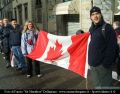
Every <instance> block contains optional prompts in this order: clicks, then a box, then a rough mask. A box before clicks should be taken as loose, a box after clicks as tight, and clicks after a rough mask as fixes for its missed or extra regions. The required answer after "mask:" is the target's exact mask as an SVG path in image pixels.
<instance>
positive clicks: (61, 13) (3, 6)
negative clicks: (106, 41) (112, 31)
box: [0, 0, 120, 35]
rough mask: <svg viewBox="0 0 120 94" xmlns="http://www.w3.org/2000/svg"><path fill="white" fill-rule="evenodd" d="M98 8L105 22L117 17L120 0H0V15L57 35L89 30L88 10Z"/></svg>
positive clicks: (117, 18) (119, 13)
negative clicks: (31, 22)
mask: <svg viewBox="0 0 120 94" xmlns="http://www.w3.org/2000/svg"><path fill="white" fill-rule="evenodd" d="M93 6H98V7H100V8H101V10H102V13H103V16H104V19H105V21H107V22H108V23H110V24H112V22H113V21H114V20H120V0H0V18H4V17H7V18H9V19H11V18H16V19H17V21H18V23H20V24H24V23H25V22H26V21H28V20H30V21H33V22H34V23H36V24H37V27H38V28H40V29H44V30H46V31H48V32H50V33H56V32H57V34H58V35H73V34H75V33H76V31H77V30H79V29H82V30H84V31H86V32H87V31H89V27H90V25H91V20H90V9H91V8H92V7H93Z"/></svg>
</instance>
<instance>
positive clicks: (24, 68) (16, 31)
mask: <svg viewBox="0 0 120 94" xmlns="http://www.w3.org/2000/svg"><path fill="white" fill-rule="evenodd" d="M38 31H39V30H38V29H37V28H36V26H35V25H34V23H33V22H32V21H27V22H26V23H25V25H24V26H22V25H19V24H18V23H17V20H16V19H12V20H11V22H9V20H8V19H7V18H4V19H2V20H0V52H1V53H2V54H3V55H4V61H5V64H6V68H10V67H11V59H12V58H13V57H14V59H13V60H14V67H15V69H16V70H19V71H20V72H21V73H22V74H26V75H27V78H30V77H32V76H33V64H35V73H36V75H37V77H41V76H42V75H41V74H40V62H39V61H34V60H32V59H30V58H28V57H26V55H28V54H29V53H30V52H31V51H32V49H33V47H34V45H35V43H36V40H37V35H38ZM32 62H34V63H32Z"/></svg>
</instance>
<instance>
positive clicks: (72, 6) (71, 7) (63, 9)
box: [53, 0, 79, 15]
mask: <svg viewBox="0 0 120 94" xmlns="http://www.w3.org/2000/svg"><path fill="white" fill-rule="evenodd" d="M76 1H79V0H73V1H68V2H64V3H60V4H57V5H56V6H55V7H54V8H53V12H54V14H55V15H64V14H79V10H78V9H77V6H78V5H79V3H76Z"/></svg>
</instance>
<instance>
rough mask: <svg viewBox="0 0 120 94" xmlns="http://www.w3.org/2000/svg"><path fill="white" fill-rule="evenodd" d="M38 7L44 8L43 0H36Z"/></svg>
mask: <svg viewBox="0 0 120 94" xmlns="http://www.w3.org/2000/svg"><path fill="white" fill-rule="evenodd" d="M36 8H42V3H41V0H36Z"/></svg>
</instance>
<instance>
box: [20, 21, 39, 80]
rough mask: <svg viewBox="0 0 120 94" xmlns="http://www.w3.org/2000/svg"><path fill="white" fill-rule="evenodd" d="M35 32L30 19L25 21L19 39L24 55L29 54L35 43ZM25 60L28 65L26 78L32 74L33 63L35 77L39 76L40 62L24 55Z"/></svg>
mask: <svg viewBox="0 0 120 94" xmlns="http://www.w3.org/2000/svg"><path fill="white" fill-rule="evenodd" d="M37 34H38V30H37V29H36V28H35V25H34V24H33V22H31V21H28V22H26V23H25V26H24V30H23V33H22V39H21V48H22V53H23V55H24V56H26V55H28V54H30V53H31V51H32V50H33V48H34V45H35V43H36V39H37ZM26 61H27V67H28V69H27V78H30V77H32V75H33V64H34V66H35V74H36V75H37V77H41V74H40V62H39V61H36V60H32V59H30V58H28V57H26ZM32 63H33V64H32Z"/></svg>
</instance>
